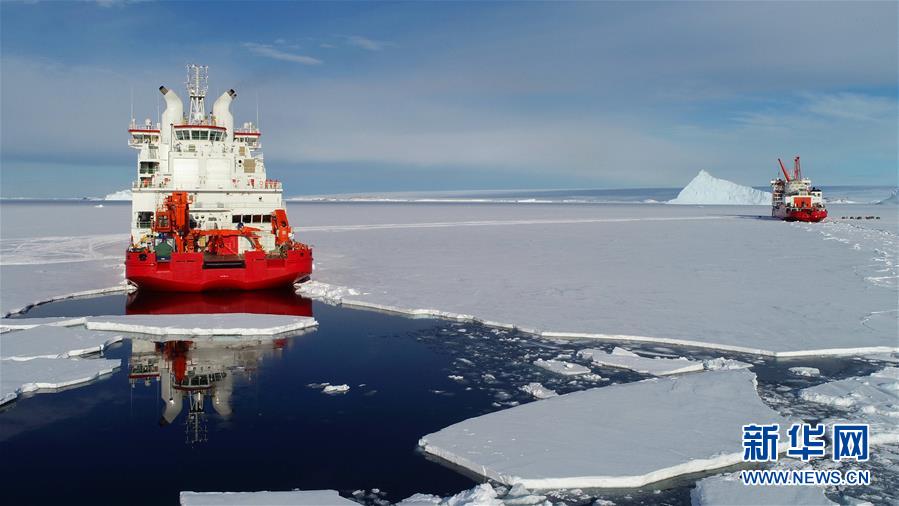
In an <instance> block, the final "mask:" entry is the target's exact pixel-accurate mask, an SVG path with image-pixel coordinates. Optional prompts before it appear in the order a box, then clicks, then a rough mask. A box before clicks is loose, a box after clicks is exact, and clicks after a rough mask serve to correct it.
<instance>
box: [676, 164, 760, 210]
mask: <svg viewBox="0 0 899 506" xmlns="http://www.w3.org/2000/svg"><path fill="white" fill-rule="evenodd" d="M668 203H669V204H704V205H736V206H762V205H771V194H770V193H769V192H764V191H760V190H756V189H755V188H750V187H749V186H743V185H739V184H737V183H734V182H732V181H728V180H726V179H718V178H717V177H715V176H713V175H711V174H709V173H708V172H706V171H704V170H700V171H699V174H697V175H696V177H694V178H693V180H692V181H690V184H688V185H687V186H685V187H684V189H683V190H681V191H680V193H678V194H677V197H675V198H674V199H672V200H669V201H668Z"/></svg>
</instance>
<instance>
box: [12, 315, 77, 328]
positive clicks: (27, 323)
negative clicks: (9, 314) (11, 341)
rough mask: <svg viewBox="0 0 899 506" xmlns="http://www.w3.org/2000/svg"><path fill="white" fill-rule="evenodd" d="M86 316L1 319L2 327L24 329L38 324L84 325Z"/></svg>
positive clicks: (59, 325) (57, 325)
mask: <svg viewBox="0 0 899 506" xmlns="http://www.w3.org/2000/svg"><path fill="white" fill-rule="evenodd" d="M85 320H86V319H85V317H83V316H75V317H72V316H50V317H47V318H2V319H0V329H9V330H22V329H31V328H34V327H37V326H38V325H51V326H55V327H74V326H75V325H84V322H85Z"/></svg>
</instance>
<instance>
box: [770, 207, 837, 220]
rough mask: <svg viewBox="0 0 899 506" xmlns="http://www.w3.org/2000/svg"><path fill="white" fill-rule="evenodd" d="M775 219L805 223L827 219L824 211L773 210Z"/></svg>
mask: <svg viewBox="0 0 899 506" xmlns="http://www.w3.org/2000/svg"><path fill="white" fill-rule="evenodd" d="M772 214H773V216H774V217H775V218H780V219H782V220H784V221H804V222H807V223H817V222H819V221H821V220H823V219H824V218H827V210H826V209H793V210H789V211H787V210H777V209H776V210H775V211H774V212H773V213H772Z"/></svg>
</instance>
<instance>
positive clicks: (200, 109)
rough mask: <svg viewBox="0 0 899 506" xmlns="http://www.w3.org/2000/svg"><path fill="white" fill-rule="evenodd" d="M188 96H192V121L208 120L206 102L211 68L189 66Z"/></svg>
mask: <svg viewBox="0 0 899 506" xmlns="http://www.w3.org/2000/svg"><path fill="white" fill-rule="evenodd" d="M185 84H186V85H187V94H188V96H190V116H188V118H190V120H191V121H192V122H193V121H197V122H199V121H203V120H204V119H205V118H206V106H205V104H204V102H203V101H204V100H205V98H206V91H207V90H208V89H209V67H208V66H207V65H196V64H194V63H191V64H190V65H188V66H187V83H185Z"/></svg>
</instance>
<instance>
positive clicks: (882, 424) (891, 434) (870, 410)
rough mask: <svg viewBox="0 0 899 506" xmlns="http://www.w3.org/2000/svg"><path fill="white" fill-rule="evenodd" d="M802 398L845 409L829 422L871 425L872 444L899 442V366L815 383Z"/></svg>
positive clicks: (804, 390) (806, 390) (841, 409)
mask: <svg viewBox="0 0 899 506" xmlns="http://www.w3.org/2000/svg"><path fill="white" fill-rule="evenodd" d="M799 397H800V398H802V399H803V400H805V401H809V402H814V403H818V404H824V405H827V406H831V407H834V408H836V409H838V410H840V411H842V412H845V414H843V415H838V416H834V417H831V419H830V420H828V421H827V423H833V422H835V421H849V422H852V423H867V424H869V425H870V426H871V429H870V430H871V434H870V441H871V443H872V444H895V443H899V367H887V368H885V369H883V370H881V371H878V372H875V373H873V374H871V375H869V376H861V377H854V378H847V379H843V380H839V381H832V382H830V383H823V384H821V385H816V386H813V387H810V388H806V389H803V390H801V391H800V392H799Z"/></svg>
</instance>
